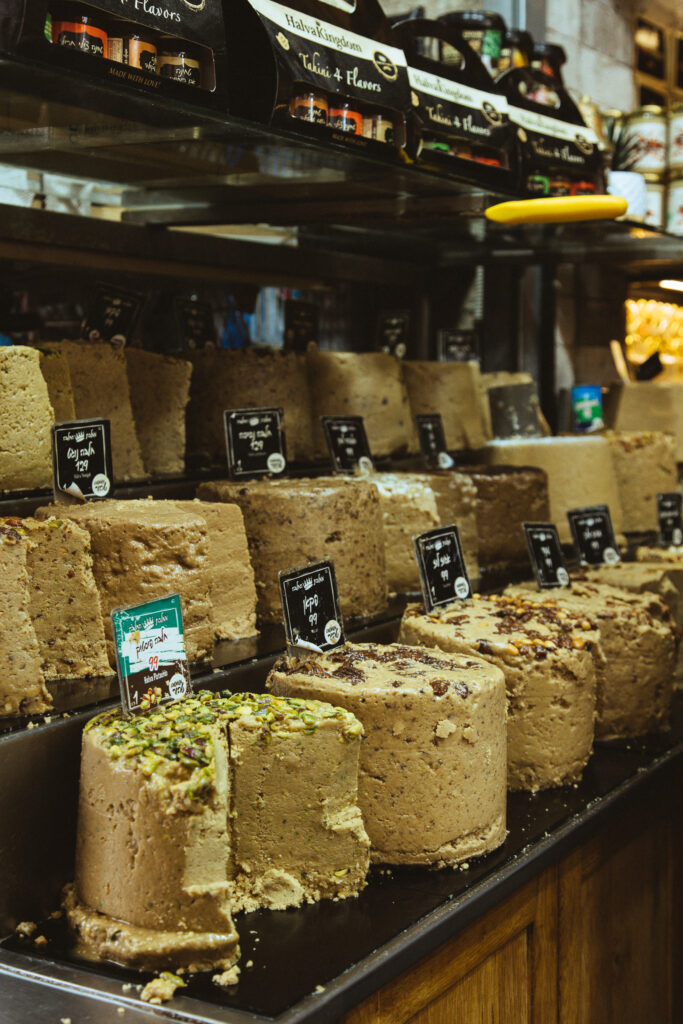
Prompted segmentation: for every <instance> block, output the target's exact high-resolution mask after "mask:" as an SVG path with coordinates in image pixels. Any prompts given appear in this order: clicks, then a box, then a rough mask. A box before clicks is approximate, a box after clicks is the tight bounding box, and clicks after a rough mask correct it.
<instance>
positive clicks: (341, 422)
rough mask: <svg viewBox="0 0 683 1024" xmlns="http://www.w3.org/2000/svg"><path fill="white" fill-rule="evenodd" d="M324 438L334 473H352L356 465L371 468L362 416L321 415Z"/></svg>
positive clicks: (360, 467) (368, 469)
mask: <svg viewBox="0 0 683 1024" xmlns="http://www.w3.org/2000/svg"><path fill="white" fill-rule="evenodd" d="M320 419H321V420H322V424H323V431H324V432H325V440H326V442H327V447H328V450H329V453H330V458H331V459H332V469H333V470H334V472H335V473H353V472H355V470H356V467H358V468H359V469H362V470H364V471H366V472H371V471H372V469H373V464H372V456H371V455H370V445H369V444H368V437H367V434H366V433H365V425H364V423H363V417H362V416H321V417H320Z"/></svg>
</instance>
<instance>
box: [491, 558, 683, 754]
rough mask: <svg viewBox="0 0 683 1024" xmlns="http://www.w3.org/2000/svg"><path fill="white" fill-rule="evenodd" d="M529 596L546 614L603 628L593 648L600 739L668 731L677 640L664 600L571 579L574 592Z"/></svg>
mask: <svg viewBox="0 0 683 1024" xmlns="http://www.w3.org/2000/svg"><path fill="white" fill-rule="evenodd" d="M533 586H534V584H533V583H529V584H525V585H524V586H523V587H521V588H520V587H510V588H508V590H507V591H506V593H509V594H520V593H524V592H525V588H526V587H529V588H533ZM525 596H526V594H525ZM528 597H529V600H531V601H535V602H536V603H537V604H538V605H539V607H542V608H544V609H550V608H553V609H555V610H556V611H559V610H560V609H564V610H565V611H567V612H571V613H572V614H574V615H582V614H583V615H586V616H588V617H589V618H590V620H591V621H592V622H594V623H595V624H596V626H597V627H598V629H599V636H598V638H597V642H596V643H595V644H594V645H593V655H594V658H595V664H596V679H597V720H596V724H595V734H596V736H598V737H599V738H600V739H614V738H616V737H620V736H639V735H642V734H644V733H648V732H657V731H659V730H661V729H666V728H668V724H669V713H670V710H671V698H672V694H673V670H674V664H675V658H676V646H677V639H676V630H675V627H674V624H673V621H672V620H671V617H670V615H669V612H668V609H667V608H666V606H665V605H664V603H663V601H662V600H661V598H659V597H658V596H657V595H656V594H651V593H644V594H636V593H631V592H629V591H627V590H620V589H617V588H616V587H610V586H608V585H607V584H602V583H595V582H592V581H589V580H586V579H582V578H573V579H572V587H571V590H562V589H556V590H553V591H552V596H551V595H549V594H548V593H547V592H546V594H544V595H540V594H538V593H536V594H534V595H533V596H532V595H528Z"/></svg>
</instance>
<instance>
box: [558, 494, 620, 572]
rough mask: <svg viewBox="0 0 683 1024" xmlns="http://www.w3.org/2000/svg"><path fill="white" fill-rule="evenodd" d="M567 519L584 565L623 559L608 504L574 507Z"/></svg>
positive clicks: (606, 563)
mask: <svg viewBox="0 0 683 1024" xmlns="http://www.w3.org/2000/svg"><path fill="white" fill-rule="evenodd" d="M567 519H568V520H569V526H570V529H571V531H572V537H573V538H574V544H575V545H576V549H577V551H578V554H579V561H580V562H581V563H582V564H583V565H586V564H587V565H615V564H616V563H617V562H620V561H621V555H620V554H619V548H618V547H617V541H616V538H615V536H614V527H613V526H612V516H611V515H610V510H609V508H608V507H607V505H590V506H588V507H587V508H573V509H571V510H570V511H569V512H567Z"/></svg>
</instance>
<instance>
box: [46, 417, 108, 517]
mask: <svg viewBox="0 0 683 1024" xmlns="http://www.w3.org/2000/svg"><path fill="white" fill-rule="evenodd" d="M52 486H53V489H54V495H55V501H61V502H64V501H68V500H69V498H72V499H75V500H77V501H84V500H90V499H102V498H110V497H111V496H112V492H113V489H114V473H113V470H112V459H111V428H110V422H109V420H96V419H93V420H70V421H69V422H67V423H55V424H53V426H52Z"/></svg>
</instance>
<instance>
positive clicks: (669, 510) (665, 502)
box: [657, 491, 683, 548]
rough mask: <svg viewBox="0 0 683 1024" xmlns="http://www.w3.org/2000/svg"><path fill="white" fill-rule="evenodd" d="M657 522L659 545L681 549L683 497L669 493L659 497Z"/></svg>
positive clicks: (676, 493)
mask: <svg viewBox="0 0 683 1024" xmlns="http://www.w3.org/2000/svg"><path fill="white" fill-rule="evenodd" d="M657 521H658V523H659V543H660V544H661V545H662V547H665V548H668V547H669V546H670V545H672V544H673V545H674V547H680V546H681V545H682V544H683V495H682V494H680V493H679V492H678V491H669V492H667V493H665V494H658V495H657Z"/></svg>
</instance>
